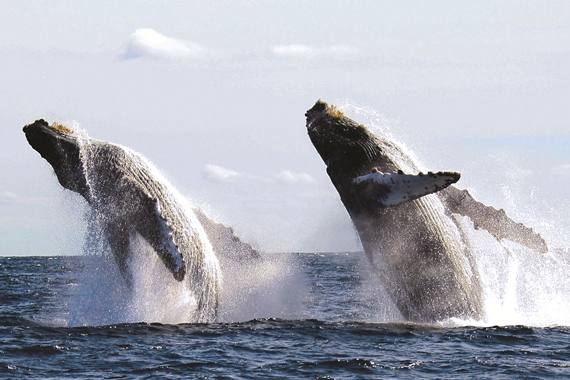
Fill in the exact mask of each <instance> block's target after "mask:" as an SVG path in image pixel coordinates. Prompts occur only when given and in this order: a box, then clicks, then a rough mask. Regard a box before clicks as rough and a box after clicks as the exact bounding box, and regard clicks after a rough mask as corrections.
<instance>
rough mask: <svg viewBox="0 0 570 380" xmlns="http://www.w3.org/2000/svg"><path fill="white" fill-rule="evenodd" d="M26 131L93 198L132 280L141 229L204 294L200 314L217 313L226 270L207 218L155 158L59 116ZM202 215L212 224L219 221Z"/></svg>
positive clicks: (68, 182)
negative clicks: (81, 132) (77, 129)
mask: <svg viewBox="0 0 570 380" xmlns="http://www.w3.org/2000/svg"><path fill="white" fill-rule="evenodd" d="M23 131H24V133H25V135H26V139H27V140H28V142H29V144H30V145H31V146H32V148H34V149H35V150H36V151H38V152H39V153H40V155H41V156H42V157H43V158H44V159H46V160H47V161H48V163H49V164H50V165H51V166H52V167H53V169H54V171H55V174H56V176H57V179H58V181H59V183H60V184H61V185H62V186H63V187H64V188H66V189H69V190H72V191H74V192H77V193H79V194H80V195H81V196H83V198H85V199H86V200H87V202H88V203H89V205H90V206H91V209H92V210H93V212H94V214H95V216H96V219H97V221H98V225H99V226H100V228H101V230H102V231H101V232H102V234H103V235H104V236H105V237H106V240H107V242H108V245H109V247H110V248H111V250H112V252H113V254H114V257H115V259H116V262H117V264H118V267H119V269H120V271H121V273H122V275H123V277H124V279H125V281H126V283H127V284H128V285H129V286H131V284H132V278H131V273H130V272H129V267H128V263H129V260H130V258H131V255H132V252H131V249H130V243H131V241H132V239H133V238H135V237H136V236H137V235H140V236H142V237H143V238H144V239H145V240H146V242H147V243H148V244H149V245H150V246H151V247H152V248H153V250H154V251H155V252H156V253H157V254H158V256H159V257H160V259H161V260H162V262H163V263H164V265H165V266H166V267H167V268H168V269H169V270H170V272H171V273H172V276H173V277H174V279H176V280H177V281H186V283H187V284H188V286H189V289H190V290H191V291H192V293H193V294H194V297H195V298H196V301H197V310H196V312H195V314H194V315H195V317H194V318H193V320H194V321H195V322H211V321H213V320H215V318H216V312H217V306H218V297H219V293H220V284H221V272H220V265H219V262H218V259H217V258H216V256H215V254H214V252H213V249H212V245H211V244H210V242H209V240H208V236H207V234H206V232H205V229H204V225H203V224H201V223H200V222H199V221H198V218H197V216H196V215H195V213H194V211H193V210H191V209H189V208H188V207H185V206H184V205H183V204H182V203H183V202H181V196H180V195H178V194H177V193H176V192H175V190H174V189H173V188H172V187H171V186H170V185H168V183H167V181H166V180H165V179H163V178H161V176H160V175H158V172H157V171H156V169H154V167H153V166H152V165H151V164H150V163H149V162H148V161H146V160H145V159H144V158H143V157H142V156H141V155H139V154H138V153H136V152H133V151H132V150H130V149H128V148H126V147H123V146H120V145H116V144H112V143H109V142H105V141H100V140H95V139H91V138H88V137H82V136H77V135H76V134H75V133H74V132H73V131H72V130H70V129H69V128H67V127H65V126H63V125H61V124H58V123H53V124H52V125H51V126H50V125H49V124H48V123H47V122H46V121H45V120H36V121H35V122H34V123H32V124H29V125H26V126H24V128H23ZM200 217H201V219H202V220H203V221H204V223H205V226H206V228H208V229H210V230H211V229H212V228H214V227H215V226H216V224H215V223H213V222H212V221H211V220H209V219H208V218H207V217H205V216H204V215H201V216H200ZM248 247H249V246H246V248H248ZM249 248H251V247H249ZM252 251H253V250H252Z"/></svg>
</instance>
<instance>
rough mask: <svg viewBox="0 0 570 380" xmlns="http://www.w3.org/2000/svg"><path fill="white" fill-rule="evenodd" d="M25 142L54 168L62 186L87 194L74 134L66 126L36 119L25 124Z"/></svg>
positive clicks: (77, 144)
mask: <svg viewBox="0 0 570 380" xmlns="http://www.w3.org/2000/svg"><path fill="white" fill-rule="evenodd" d="M23 131H24V133H25V135H26V139H27V140H28V143H29V144H30V145H31V146H32V148H34V150H36V151H37V152H38V153H39V154H40V155H41V156H42V157H43V158H44V159H45V160H46V161H47V162H49V164H50V165H51V166H52V167H53V170H54V171H55V174H56V176H57V179H58V181H59V183H60V184H61V186H63V187H65V188H66V189H69V190H72V191H75V192H77V193H79V194H81V195H83V196H84V197H86V196H87V189H88V187H87V180H86V179H85V174H84V171H83V164H82V162H81V154H80V148H79V143H78V141H77V137H76V136H74V134H73V131H72V130H71V129H69V128H67V127H66V126H64V125H62V124H58V123H53V124H52V125H51V126H50V125H49V124H48V122H47V121H45V120H43V119H39V120H36V121H34V122H33V123H31V124H28V125H26V126H24V128H23Z"/></svg>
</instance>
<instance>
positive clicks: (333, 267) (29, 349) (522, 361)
mask: <svg viewBox="0 0 570 380" xmlns="http://www.w3.org/2000/svg"><path fill="white" fill-rule="evenodd" d="M566 254H567V252H560V257H553V258H552V260H558V262H560V260H562V259H561V257H562V256H566ZM549 255H552V254H551V253H549ZM109 259H110V258H105V257H98V258H96V259H94V258H93V257H88V256H85V255H82V256H57V257H41V256H37V257H9V256H6V257H0V297H1V299H0V377H1V378H7V379H9V378H14V379H15V378H26V379H34V378H41V379H60V378H96V379H101V378H127V379H128V378H136V379H145V378H153V379H154V378H167V379H177V378H201V379H214V378H215V379H268V378H271V379H292V378H307V379H360V378H414V379H417V378H447V379H454V378H462V379H463V378H468V377H471V378H481V379H484V378H493V379H497V378H537V379H539V378H540V379H542V378H563V377H570V331H569V328H568V327H566V326H568V323H567V322H566V321H567V310H566V308H567V307H566V306H565V304H564V303H560V304H556V303H554V304H552V303H551V302H552V299H550V298H548V297H549V296H552V297H560V302H565V303H566V304H567V303H568V302H567V298H566V299H564V295H565V294H567V293H566V285H565V283H562V284H558V285H556V284H554V285H553V283H552V281H554V280H553V278H554V279H555V278H558V277H556V274H555V275H554V277H545V276H544V275H542V276H539V277H536V278H534V279H532V280H530V281H526V280H525V279H523V278H519V279H518V280H517V281H515V283H514V285H513V286H514V288H516V289H518V290H517V294H518V296H517V297H515V298H514V299H513V298H512V297H510V296H508V295H506V293H504V294H503V296H501V297H492V296H491V294H492V292H487V296H486V300H487V301H486V302H487V309H486V313H487V316H486V320H485V321H442V323H438V324H434V325H418V324H410V323H403V322H401V318H400V317H399V316H398V313H397V311H396V310H395V309H394V307H393V305H390V302H389V300H387V299H386V296H385V294H384V293H383V291H382V289H381V287H380V285H379V284H378V281H377V279H376V278H375V276H374V274H373V273H371V271H370V269H369V266H368V264H367V259H366V256H365V255H364V253H363V252H355V253H319V254H316V253H281V254H266V255H265V257H264V262H266V263H271V265H269V266H262V267H256V268H255V269H254V270H251V271H250V272H249V273H248V272H247V271H246V270H244V271H243V273H238V272H237V271H234V272H226V273H230V274H225V278H224V286H225V288H224V295H223V296H222V299H221V302H220V312H219V316H218V321H217V322H216V323H196V324H194V323H169V322H165V321H168V315H165V311H164V307H163V306H161V305H160V304H157V303H156V302H154V303H153V302H149V299H144V298H140V297H139V298H137V300H135V301H133V300H130V301H128V302H127V301H125V298H123V299H122V300H123V301H125V302H127V303H129V305H126V304H125V305H123V306H124V309H123V310H122V313H120V312H118V310H119V311H120V310H121V308H122V306H121V302H118V301H117V299H116V298H115V297H114V289H113V288H112V287H109V288H107V290H106V291H104V292H97V291H96V289H97V287H98V286H100V285H101V284H100V282H108V278H107V277H105V276H99V275H94V274H93V273H94V270H93V268H95V267H97V268H102V267H104V265H103V264H104V261H105V260H109ZM519 259H520V257H519ZM541 260H542V261H545V260H547V259H544V258H543V259H541ZM93 261H99V264H96V265H95V266H94V263H93ZM521 263H522V261H520V262H519V264H517V265H516V266H512V265H511V270H512V271H515V272H516V270H518V268H523V266H524V265H523V264H521ZM100 264H101V265H100ZM534 266H535V267H537V266H538V267H542V270H543V271H545V272H543V274H544V273H546V272H548V271H552V270H551V269H548V268H546V267H548V265H547V264H545V263H538V264H537V263H536V262H535V264H534ZM545 268H546V269H545ZM564 268H565V269H567V267H566V266H564ZM242 269H243V268H242ZM256 271H258V272H260V273H255V272H256ZM95 272H96V271H95ZM518 273H519V274H520V273H523V272H522V271H521V272H518ZM525 273H526V272H525ZM566 273H568V272H566ZM515 274H516V273H515ZM562 275H564V274H562ZM98 276H99V280H96V281H94V280H93V278H94V277H98ZM232 277H235V278H232ZM511 277H512V276H511ZM515 277H516V276H515ZM489 278H492V276H491V277H489ZM263 279H265V281H263ZM149 281H150V279H149ZM489 281H496V280H488V281H487V282H486V284H487V286H488V287H489ZM97 284H99V285H97ZM258 285H259V286H258ZM531 285H534V286H535V287H537V288H540V289H542V293H540V292H538V293H537V292H536V291H531V290H529V288H531V287H532V286H531ZM113 286H114V285H113ZM232 287H233V288H235V289H228V288H232ZM160 288H161V284H160V283H159V282H155V283H153V284H152V285H149V287H148V288H147V290H148V291H149V292H151V293H152V292H156V293H157V294H160ZM115 290H116V291H117V292H120V291H119V289H115ZM539 294H542V295H543V297H544V298H546V301H548V302H550V303H549V305H551V309H549V310H544V308H543V307H542V306H541V305H542V304H541V301H540V300H536V299H535V300H533V299H528V298H529V297H530V298H532V297H540V296H539ZM160 298H163V295H160ZM133 303H137V305H136V308H135V307H134V306H133ZM499 304H502V308H501V307H499V306H498V305H499ZM145 308H156V309H162V310H156V313H154V314H153V313H147V314H144V313H141V311H140V310H139V309H145ZM492 308H495V309H493V310H495V311H493V310H491V309H492ZM147 311H148V310H147ZM150 311H153V310H150ZM161 313H162V314H161ZM166 314H168V312H166ZM141 316H143V317H141ZM105 318H107V319H105ZM144 318H148V319H146V320H143V319H144ZM121 319H122V320H121ZM136 319H141V320H138V321H137V320H136ZM161 319H162V321H161ZM495 322H501V323H500V324H499V325H497V324H496V323H495ZM521 322H524V323H521Z"/></svg>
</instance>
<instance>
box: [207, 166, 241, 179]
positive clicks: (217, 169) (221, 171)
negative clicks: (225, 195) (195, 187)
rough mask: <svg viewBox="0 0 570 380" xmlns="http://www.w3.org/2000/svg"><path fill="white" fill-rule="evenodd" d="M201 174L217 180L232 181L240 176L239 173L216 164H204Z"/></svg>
mask: <svg viewBox="0 0 570 380" xmlns="http://www.w3.org/2000/svg"><path fill="white" fill-rule="evenodd" d="M202 174H203V175H204V177H205V178H206V179H210V180H214V181H217V182H227V181H233V180H236V179H238V178H241V177H242V174H241V173H238V172H236V171H233V170H230V169H226V168H223V167H221V166H217V165H210V164H209V165H206V166H204V170H203V171H202Z"/></svg>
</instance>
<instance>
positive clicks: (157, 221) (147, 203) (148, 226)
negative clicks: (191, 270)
mask: <svg viewBox="0 0 570 380" xmlns="http://www.w3.org/2000/svg"><path fill="white" fill-rule="evenodd" d="M121 187H124V191H125V192H128V194H129V196H128V198H129V199H131V201H132V204H131V205H130V207H133V208H135V211H134V214H133V216H132V218H133V220H132V223H133V225H134V227H135V230H136V231H137V232H138V233H139V234H140V235H141V236H142V237H143V238H144V239H145V240H146V241H147V242H148V243H149V244H150V246H151V247H152V248H153V249H154V250H155V251H156V253H157V254H158V256H159V257H160V259H161V260H162V262H163V263H164V265H165V266H166V267H167V268H168V269H169V270H170V271H171V272H172V275H173V276H174V278H175V279H176V280H178V281H182V280H183V279H184V276H185V274H186V266H185V264H184V257H183V255H182V253H181V252H180V250H179V249H178V247H177V246H176V243H175V242H174V238H173V231H172V229H171V227H170V225H169V224H168V222H167V221H166V219H165V218H164V217H163V216H162V213H161V211H160V206H159V204H158V201H157V200H156V199H154V198H153V197H151V196H150V195H149V194H148V193H147V192H146V191H144V189H143V188H142V187H141V186H140V185H139V184H138V183H137V181H135V180H133V179H131V178H128V177H124V178H123V179H122V180H121Z"/></svg>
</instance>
